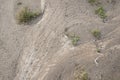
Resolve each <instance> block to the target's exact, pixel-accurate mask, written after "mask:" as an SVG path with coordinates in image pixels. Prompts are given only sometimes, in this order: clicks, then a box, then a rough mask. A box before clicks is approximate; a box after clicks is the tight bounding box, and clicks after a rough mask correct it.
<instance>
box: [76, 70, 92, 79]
mask: <svg viewBox="0 0 120 80" xmlns="http://www.w3.org/2000/svg"><path fill="white" fill-rule="evenodd" d="M89 79H90V78H89V77H88V73H87V72H86V71H85V70H83V69H77V70H76V71H75V72H74V80H89Z"/></svg>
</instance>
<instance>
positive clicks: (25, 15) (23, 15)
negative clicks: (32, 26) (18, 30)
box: [16, 7, 40, 23]
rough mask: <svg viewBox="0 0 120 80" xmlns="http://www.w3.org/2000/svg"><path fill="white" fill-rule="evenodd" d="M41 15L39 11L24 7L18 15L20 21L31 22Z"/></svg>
mask: <svg viewBox="0 0 120 80" xmlns="http://www.w3.org/2000/svg"><path fill="white" fill-rule="evenodd" d="M39 15H40V13H38V12H32V11H31V10H30V9H29V8H27V7H25V8H23V9H22V10H21V11H20V12H19V13H18V14H17V16H16V18H17V20H18V23H29V22H30V21H32V20H33V19H35V18H37V17H38V16H39Z"/></svg>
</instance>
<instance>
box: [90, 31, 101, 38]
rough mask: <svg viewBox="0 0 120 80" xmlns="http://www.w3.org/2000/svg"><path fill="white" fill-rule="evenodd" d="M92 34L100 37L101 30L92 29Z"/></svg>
mask: <svg viewBox="0 0 120 80" xmlns="http://www.w3.org/2000/svg"><path fill="white" fill-rule="evenodd" d="M92 35H93V36H94V37H95V38H97V39H100V38H101V32H100V30H93V31H92Z"/></svg>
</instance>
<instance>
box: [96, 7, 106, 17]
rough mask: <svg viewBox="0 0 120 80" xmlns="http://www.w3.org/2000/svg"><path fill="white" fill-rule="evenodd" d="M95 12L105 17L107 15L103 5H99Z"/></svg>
mask: <svg viewBox="0 0 120 80" xmlns="http://www.w3.org/2000/svg"><path fill="white" fill-rule="evenodd" d="M95 13H96V14H97V15H98V16H100V18H102V19H105V18H106V17H107V15H106V13H105V10H104V8H103V7H99V8H98V9H96V10H95Z"/></svg>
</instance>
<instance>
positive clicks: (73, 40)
mask: <svg viewBox="0 0 120 80" xmlns="http://www.w3.org/2000/svg"><path fill="white" fill-rule="evenodd" d="M71 40H72V44H73V45H74V46H76V45H77V44H78V41H79V40H80V37H78V36H76V35H74V36H71Z"/></svg>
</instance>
